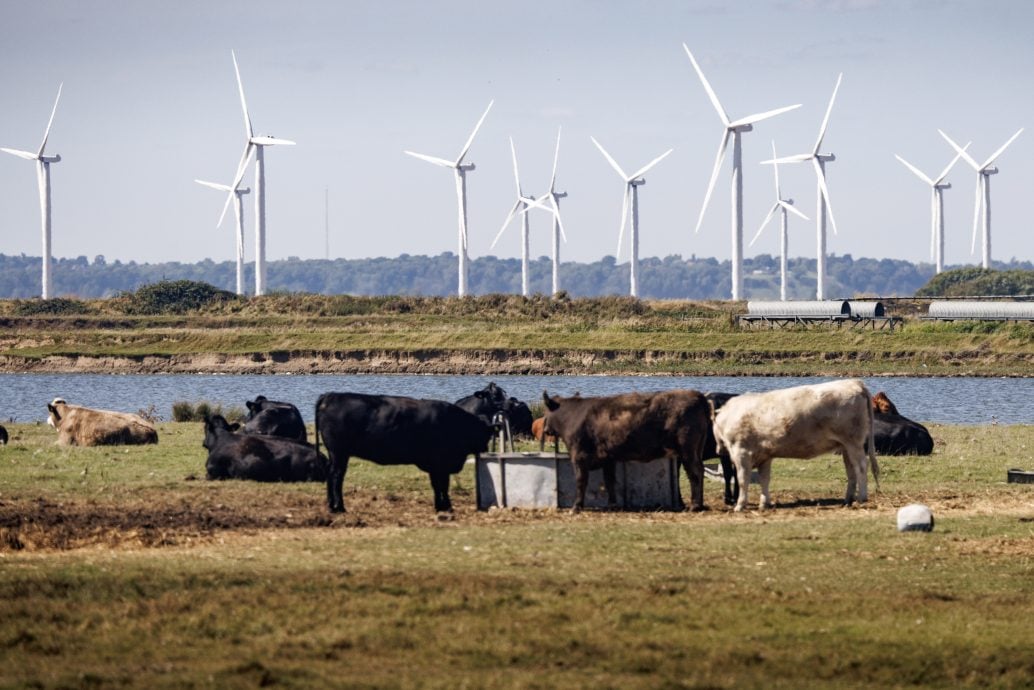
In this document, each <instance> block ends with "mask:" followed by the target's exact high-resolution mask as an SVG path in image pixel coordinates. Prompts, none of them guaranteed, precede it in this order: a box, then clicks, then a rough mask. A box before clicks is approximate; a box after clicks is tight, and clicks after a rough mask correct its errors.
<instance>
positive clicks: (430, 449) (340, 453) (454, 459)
mask: <svg viewBox="0 0 1034 690" xmlns="http://www.w3.org/2000/svg"><path fill="white" fill-rule="evenodd" d="M491 436H492V427H491V425H490V424H486V423H485V422H484V421H483V420H482V419H481V418H479V417H477V416H475V415H472V414H470V413H469V412H467V411H465V410H463V409H461V408H459V407H457V406H456V405H453V404H452V403H449V402H445V401H444V400H417V399H415V398H406V397H402V396H393V395H364V394H362V393H324V394H323V395H321V396H320V397H319V400H317V401H316V447H317V449H318V448H319V443H320V440H321V439H322V441H323V443H324V444H325V445H326V447H327V455H329V456H330V475H329V476H328V477H327V505H328V507H329V508H330V511H331V512H332V513H341V512H344V510H345V501H344V497H343V495H342V490H343V485H344V481H345V473H346V472H347V471H348V460H349V458H350V457H359V458H364V459H366V460H370V461H372V462H375V463H377V464H379V465H416V466H417V467H418V468H420V469H421V470H423V471H424V472H427V474H428V476H429V477H430V479H431V488H432V490H433V491H434V509H435V510H436V511H450V512H451V511H452V502H451V501H450V500H449V475H450V474H456V473H457V472H459V471H460V470H461V469H463V464H464V463H465V462H466V460H467V456H468V455H470V454H474V455H475V456H476V455H477V454H478V453H481V452H482V451H484V450H485V449H487V448H488V441H489V439H490V438H491Z"/></svg>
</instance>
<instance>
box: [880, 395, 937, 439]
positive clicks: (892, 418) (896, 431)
mask: <svg viewBox="0 0 1034 690" xmlns="http://www.w3.org/2000/svg"><path fill="white" fill-rule="evenodd" d="M872 408H873V434H874V436H875V438H876V452H877V453H879V454H880V455H929V454H930V453H932V452H933V438H932V437H931V436H930V432H929V431H927V429H926V427H925V426H923V425H922V424H920V423H918V422H913V421H912V420H911V419H909V418H908V417H904V416H902V415H901V413H900V412H898V408H897V407H896V406H895V405H894V403H892V402H891V401H890V398H888V397H887V395H886V393H884V392H883V391H880V392H879V393H877V394H876V395H875V396H873V399H872Z"/></svg>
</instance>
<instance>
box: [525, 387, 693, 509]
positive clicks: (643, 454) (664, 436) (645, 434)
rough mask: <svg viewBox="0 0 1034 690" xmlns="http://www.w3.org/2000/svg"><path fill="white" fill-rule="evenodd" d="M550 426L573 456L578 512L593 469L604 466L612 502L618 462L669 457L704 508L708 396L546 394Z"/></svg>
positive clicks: (678, 392) (675, 392) (674, 393)
mask: <svg viewBox="0 0 1034 690" xmlns="http://www.w3.org/2000/svg"><path fill="white" fill-rule="evenodd" d="M542 401H543V402H544V403H545V406H546V410H547V413H546V422H545V424H546V428H547V430H548V431H550V432H552V433H554V434H556V435H557V436H558V437H559V438H561V439H562V440H563V441H564V444H565V445H566V446H567V449H568V452H569V453H570V455H571V464H572V466H573V468H574V476H575V484H576V488H577V493H576V496H575V502H574V506H573V508H572V510H573V512H576V513H577V512H579V511H581V510H582V508H583V507H584V506H585V489H586V487H587V484H588V481H589V472H590V471H591V470H594V469H597V468H601V467H602V468H603V480H604V483H605V484H606V487H607V498H608V502H609V504H610V505H611V507H613V506H614V505H616V503H617V497H616V495H615V490H614V488H615V487H614V482H615V464H616V463H618V462H627V461H639V462H648V461H650V460H654V459H656V458H662V457H663V458H670V459H674V460H676V461H677V462H678V464H679V465H681V466H682V467H684V468H685V470H686V475H687V476H688V477H689V483H690V489H691V498H690V509H691V510H704V509H705V506H704V463H703V460H702V457H703V454H704V443H705V440H706V438H707V430H708V428H709V427H710V426H711V407H710V405H709V404H708V402H707V399H706V398H705V397H704V396H703V395H701V394H700V393H698V392H697V391H691V390H673V391H665V392H661V393H623V394H620V395H609V396H603V397H584V398H583V397H572V398H561V397H550V395H549V393H547V392H546V391H543V392H542Z"/></svg>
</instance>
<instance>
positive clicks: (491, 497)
mask: <svg viewBox="0 0 1034 690" xmlns="http://www.w3.org/2000/svg"><path fill="white" fill-rule="evenodd" d="M678 469H679V468H678V464H677V463H676V462H675V461H674V460H667V459H657V460H652V461H650V462H621V463H618V464H617V467H616V468H615V484H616V487H615V491H616V493H617V508H618V509H620V510H682V509H683V508H684V504H683V502H682V495H681V493H680V492H679V475H678ZM475 484H476V487H477V488H476V491H477V506H478V510H488V509H490V508H571V507H572V506H573V505H574V499H575V481H574V468H573V467H572V466H571V458H570V456H569V455H568V454H567V453H520V452H502V453H482V454H481V455H480V456H479V457H478V459H477V461H476V462H475ZM585 507H586V508H606V507H607V489H606V487H605V485H604V481H603V470H602V469H600V470H594V471H593V472H590V473H589V485H588V488H587V489H586V491H585Z"/></svg>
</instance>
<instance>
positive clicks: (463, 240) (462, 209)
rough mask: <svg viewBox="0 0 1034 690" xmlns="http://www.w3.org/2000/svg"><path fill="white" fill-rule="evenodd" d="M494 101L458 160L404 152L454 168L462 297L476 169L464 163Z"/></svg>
mask: <svg viewBox="0 0 1034 690" xmlns="http://www.w3.org/2000/svg"><path fill="white" fill-rule="evenodd" d="M493 103H495V101H494V100H492V101H489V102H488V107H487V108H485V112H484V114H483V115H482V116H481V119H480V120H478V123H477V124H476V125H474V131H473V132H471V133H470V136H469V137H468V138H467V143H466V144H464V146H463V148H462V149H461V150H460V155H459V156H457V157H456V160H454V161H450V160H446V159H445V158H437V157H435V156H428V155H425V154H423V153H413V152H412V151H404V153H406V154H408V155H410V156H413V157H414V158H419V159H420V160H424V161H427V162H428V163H433V164H435V165H438V166H441V167H443V168H452V170H453V173H454V174H455V176H456V202H457V205H458V206H459V287H458V289H457V294H458V295H459V296H460V297H465V296H466V295H467V277H468V275H467V274H468V269H467V173H468V172H470V171H471V170H474V169H475V166H474V164H473V163H464V162H463V159H464V158H465V157H466V155H467V152H468V151H469V150H470V146H471V144H473V143H474V137H475V136H477V133H478V130H479V129H481V124H482V123H483V122H484V121H485V118H486V117H488V111H489V110H491V109H492V104H493Z"/></svg>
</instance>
